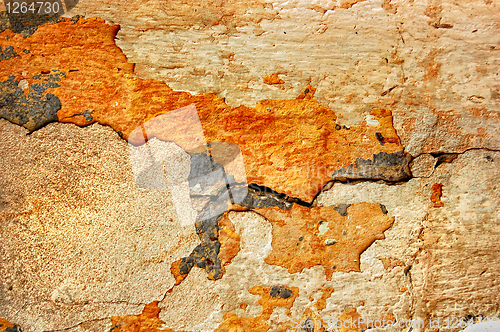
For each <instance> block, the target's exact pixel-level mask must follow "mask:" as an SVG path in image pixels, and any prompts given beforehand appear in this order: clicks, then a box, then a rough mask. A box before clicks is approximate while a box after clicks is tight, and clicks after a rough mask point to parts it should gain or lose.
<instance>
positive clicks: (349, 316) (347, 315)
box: [338, 308, 366, 332]
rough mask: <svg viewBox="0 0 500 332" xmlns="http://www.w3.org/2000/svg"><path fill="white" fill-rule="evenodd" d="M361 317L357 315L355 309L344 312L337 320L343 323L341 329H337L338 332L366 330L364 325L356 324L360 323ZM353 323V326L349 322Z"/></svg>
mask: <svg viewBox="0 0 500 332" xmlns="http://www.w3.org/2000/svg"><path fill="white" fill-rule="evenodd" d="M360 318H361V315H360V314H358V311H357V310H356V308H352V309H349V310H346V311H344V312H343V313H342V315H340V316H339V318H338V320H339V321H341V322H345V323H344V324H342V327H341V328H340V329H339V331H340V332H362V331H364V330H365V329H366V324H358V322H359V321H360ZM351 321H352V322H354V323H355V324H350V322H351Z"/></svg>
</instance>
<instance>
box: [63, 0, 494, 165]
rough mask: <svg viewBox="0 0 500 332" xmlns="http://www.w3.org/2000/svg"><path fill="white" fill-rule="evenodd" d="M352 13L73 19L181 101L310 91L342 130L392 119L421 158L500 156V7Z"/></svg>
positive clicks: (377, 7)
mask: <svg viewBox="0 0 500 332" xmlns="http://www.w3.org/2000/svg"><path fill="white" fill-rule="evenodd" d="M356 2H357V1H349V3H351V4H353V5H352V6H351V5H349V6H343V5H342V3H341V1H313V2H311V1H306V0H294V1H285V0H278V1H265V0H256V1H246V2H244V3H242V2H237V1H224V2H218V1H191V2H190V3H189V5H187V4H186V3H184V2H183V1H181V0H174V1H168V2H167V3H165V2H164V1H161V0H154V1H149V2H148V6H147V7H146V6H142V5H141V4H142V2H141V1H139V0H133V1H128V2H127V5H126V6H124V5H123V3H122V2H121V1H116V0H114V1H110V0H96V1H80V3H79V4H78V6H76V7H75V8H74V9H73V10H72V12H71V14H72V15H75V14H82V15H87V16H93V15H95V16H99V17H101V18H103V19H105V20H106V21H107V22H110V23H115V24H120V26H121V30H120V32H119V33H118V36H117V37H118V39H117V44H118V46H119V47H120V48H121V49H122V50H123V52H124V53H125V54H126V56H127V58H128V59H129V61H131V62H133V63H136V64H137V65H136V73H137V75H138V76H139V77H142V78H148V79H158V80H162V81H165V82H166V83H167V84H168V85H169V86H170V87H172V88H173V89H176V90H182V91H190V92H192V93H207V92H212V93H215V94H217V95H218V96H220V97H224V98H226V101H227V103H228V104H229V105H231V106H237V105H240V104H243V105H246V106H254V105H256V104H257V103H258V102H259V101H260V100H262V99H289V98H293V97H295V96H296V95H297V94H298V93H300V91H301V89H302V88H303V87H304V86H306V85H307V84H311V85H314V86H315V87H317V92H316V95H315V96H316V99H317V100H318V101H319V103H320V104H321V105H324V106H325V107H328V108H330V109H332V110H334V111H335V113H336V114H337V116H338V122H339V123H340V124H341V125H344V124H346V125H359V124H360V123H361V122H362V121H363V119H364V118H365V116H366V115H368V114H369V112H370V110H371V109H372V108H373V107H377V108H389V109H393V110H395V112H394V115H395V116H396V121H395V127H396V130H397V131H398V134H399V135H400V136H401V139H402V142H403V145H404V146H405V147H406V151H407V152H408V153H410V154H411V155H413V156H416V155H419V154H420V153H423V152H463V151H465V150H467V149H469V148H482V147H484V148H489V149H500V115H499V112H498V107H499V105H500V104H499V103H500V90H499V89H500V86H499V84H498V75H500V74H499V72H498V67H499V65H500V63H499V61H500V60H499V56H498V52H499V50H500V39H499V36H500V26H499V25H498V11H499V10H500V9H499V8H500V2H499V1H498V0H491V1H490V0H488V1H483V0H473V1H467V2H460V3H458V2H456V1H452V0H441V1H434V0H424V1H413V0H371V1H362V2H357V3H356ZM354 3H355V4H354ZM158 50H161V51H160V52H159V51H158ZM270 74H279V78H280V79H282V80H283V81H284V82H285V83H283V84H274V85H268V84H266V83H265V81H264V80H263V78H265V77H267V76H269V75H270Z"/></svg>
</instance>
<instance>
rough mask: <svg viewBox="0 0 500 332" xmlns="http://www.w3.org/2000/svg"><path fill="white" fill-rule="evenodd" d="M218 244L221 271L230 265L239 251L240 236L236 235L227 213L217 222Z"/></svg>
mask: <svg viewBox="0 0 500 332" xmlns="http://www.w3.org/2000/svg"><path fill="white" fill-rule="evenodd" d="M219 242H220V251H219V259H220V260H221V265H222V269H223V270H225V269H224V266H226V265H228V264H230V263H231V261H232V260H233V258H234V257H235V256H236V255H237V254H238V252H239V251H240V249H241V248H240V236H239V235H238V233H236V228H235V227H234V225H233V223H232V222H231V220H230V219H229V217H228V215H227V213H226V214H224V216H223V217H222V218H221V219H220V220H219ZM224 272H225V271H224Z"/></svg>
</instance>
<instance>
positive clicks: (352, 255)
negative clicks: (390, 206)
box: [256, 204, 394, 280]
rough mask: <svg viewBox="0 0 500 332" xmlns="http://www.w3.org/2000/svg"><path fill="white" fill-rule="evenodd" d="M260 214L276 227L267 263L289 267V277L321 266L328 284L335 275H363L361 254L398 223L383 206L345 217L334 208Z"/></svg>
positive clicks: (352, 210) (360, 207)
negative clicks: (360, 273)
mask: <svg viewBox="0 0 500 332" xmlns="http://www.w3.org/2000/svg"><path fill="white" fill-rule="evenodd" d="M256 211H257V212H258V213H259V214H261V215H263V216H264V217H266V218H267V219H268V220H269V221H271V222H272V223H273V244H272V246H273V251H272V252H271V254H270V255H269V256H268V257H266V259H265V261H266V263H268V264H274V265H279V266H283V267H286V268H287V269H288V272H289V273H297V272H302V270H303V269H306V268H311V267H312V266H315V265H318V264H319V265H322V266H323V267H324V268H325V274H326V278H327V280H331V279H332V273H333V272H334V271H335V272H336V271H342V272H350V271H356V272H359V271H360V268H359V266H360V263H359V261H360V259H359V256H360V255H361V253H363V251H364V250H365V249H366V248H368V247H369V246H370V245H371V244H372V243H373V242H374V241H375V240H382V239H384V235H383V232H384V231H385V230H387V229H388V228H389V227H390V226H391V225H392V223H393V221H394V219H393V218H391V217H388V216H387V215H385V214H384V213H383V212H382V210H381V208H380V205H379V204H355V205H351V206H350V207H349V208H347V215H346V216H345V217H343V216H342V215H340V214H339V213H338V212H337V211H335V210H334V209H333V207H330V206H329V207H315V208H311V209H309V208H306V207H302V206H298V205H295V206H293V207H292V208H291V209H290V210H279V209H277V208H267V209H266V208H264V209H256Z"/></svg>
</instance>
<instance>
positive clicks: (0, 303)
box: [0, 120, 199, 331]
mask: <svg viewBox="0 0 500 332" xmlns="http://www.w3.org/2000/svg"><path fill="white" fill-rule="evenodd" d="M0 126H1V127H0V155H1V156H2V160H1V162H0V174H1V177H0V181H1V184H0V195H1V210H0V226H1V233H0V243H1V246H0V250H1V255H0V266H1V268H2V273H1V274H0V280H1V282H0V299H1V300H0V312H1V315H2V317H3V318H6V319H8V320H10V321H13V322H20V323H21V324H22V325H21V326H22V328H23V330H26V331H41V330H58V329H65V328H69V327H72V326H75V325H77V324H78V323H80V322H82V321H88V320H93V319H100V318H107V317H110V316H114V315H118V314H120V313H129V314H133V313H138V312H140V311H141V310H142V307H143V304H146V303H150V302H152V301H154V300H161V298H162V297H163V295H164V293H165V292H166V291H167V290H168V289H169V288H170V287H171V286H172V285H173V284H174V281H175V280H174V278H173V276H172V275H171V274H170V265H171V263H172V262H173V261H174V260H176V259H178V258H181V257H183V256H186V255H188V254H189V252H190V251H191V250H192V249H193V248H194V247H195V246H196V245H197V244H198V243H199V240H198V237H197V236H196V233H195V227H194V225H193V224H191V225H190V227H182V226H181V225H180V223H179V220H178V218H177V214H176V211H175V208H174V207H173V204H172V199H171V198H170V197H171V195H170V193H169V192H168V191H167V190H145V189H141V188H139V187H138V186H137V185H136V184H135V182H134V178H133V175H132V170H131V166H130V163H129V157H128V146H127V143H126V142H124V141H123V140H122V139H120V138H119V137H118V135H117V134H116V133H115V132H114V131H113V130H111V129H110V128H106V127H102V126H101V125H98V124H95V125H92V126H90V127H87V128H78V127H76V126H74V125H68V124H66V125H64V124H51V125H48V126H47V127H44V128H42V129H40V130H38V131H36V132H34V133H33V134H31V135H29V136H28V135H26V134H27V130H26V129H24V128H21V127H18V126H16V125H13V124H11V123H9V122H7V121H5V120H0Z"/></svg>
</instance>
